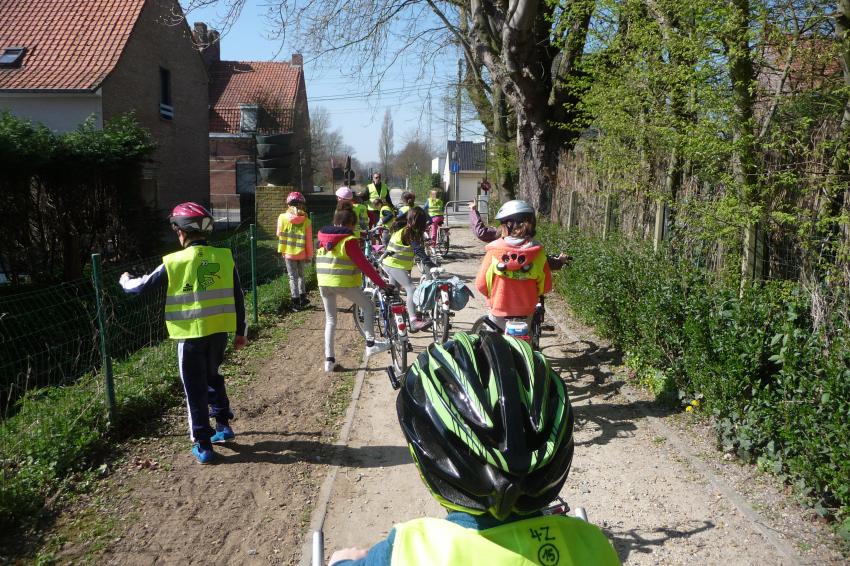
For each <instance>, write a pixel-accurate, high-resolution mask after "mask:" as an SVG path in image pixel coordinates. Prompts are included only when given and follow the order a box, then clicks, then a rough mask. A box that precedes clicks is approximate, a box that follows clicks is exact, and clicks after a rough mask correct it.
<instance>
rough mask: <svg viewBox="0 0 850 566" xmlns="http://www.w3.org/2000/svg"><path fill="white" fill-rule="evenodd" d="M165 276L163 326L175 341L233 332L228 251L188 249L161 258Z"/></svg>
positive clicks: (231, 277) (230, 261)
mask: <svg viewBox="0 0 850 566" xmlns="http://www.w3.org/2000/svg"><path fill="white" fill-rule="evenodd" d="M162 263H163V264H164V265H165V271H166V273H167V274H168V289H167V290H166V296H165V327H166V328H167V329H168V336H169V337H170V338H174V339H176V340H183V339H186V338H201V337H203V336H209V335H210V334H216V333H218V332H236V301H235V299H234V298H233V255H232V254H231V252H230V250H229V249H226V248H215V247H212V246H189V247H188V248H186V249H184V250H181V251H179V252H175V253H173V254H169V255H167V256H165V257H164V258H162Z"/></svg>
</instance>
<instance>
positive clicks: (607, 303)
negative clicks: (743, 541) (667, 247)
mask: <svg viewBox="0 0 850 566" xmlns="http://www.w3.org/2000/svg"><path fill="white" fill-rule="evenodd" d="M539 235H540V238H541V240H542V241H543V243H544V244H545V245H546V247H547V248H549V249H566V250H567V251H568V252H569V253H570V254H571V255H573V256H574V258H575V259H574V260H573V262H572V264H571V265H570V267H569V268H568V269H565V270H563V271H562V272H560V273H559V274H558V276H557V278H556V289H557V290H558V291H559V292H560V293H562V294H563V295H564V296H565V297H566V298H567V300H568V301H569V303H570V305H571V307H572V308H573V310H574V312H575V314H576V315H577V316H578V317H579V318H581V319H582V320H584V321H585V322H588V323H590V324H592V325H594V326H595V327H596V329H597V332H598V333H599V334H600V335H602V336H604V337H606V338H609V339H611V340H612V341H613V342H614V343H615V344H616V345H617V346H619V347H620V348H622V349H623V350H624V351H625V353H626V359H627V360H628V363H629V365H631V366H632V368H633V369H634V370H635V371H636V372H637V375H638V376H639V377H640V378H641V381H642V382H643V383H644V384H645V385H649V386H651V387H652V389H653V391H654V393H655V394H656V395H658V396H659V397H662V398H663V399H664V400H665V401H667V402H672V403H679V404H681V405H684V404H686V403H687V401H688V400H691V399H701V404H702V405H703V406H704V407H705V409H706V410H707V411H708V412H709V413H710V414H711V415H713V418H714V423H715V427H716V431H717V434H718V441H719V443H720V444H721V446H722V448H723V449H724V450H727V451H735V452H736V453H737V454H738V455H739V456H740V457H741V458H743V459H745V460H748V461H753V462H758V464H759V465H760V466H761V467H762V468H763V469H767V470H770V471H773V472H775V473H778V474H780V475H783V476H784V477H785V478H786V479H788V480H789V481H791V482H793V483H794V484H795V485H797V486H798V487H799V488H800V490H801V491H802V492H803V493H804V494H806V495H808V496H811V497H812V498H813V499H814V501H815V502H816V505H817V507H818V509H819V511H820V512H821V513H827V512H828V510H829V509H837V510H838V513H839V515H842V516H846V515H848V513H850V479H848V478H850V418H848V417H850V329H848V328H847V327H846V326H843V325H842V323H840V322H839V321H836V322H835V324H834V325H833V328H837V329H838V330H837V331H835V332H833V334H832V335H831V336H829V337H827V336H825V335H824V333H823V332H815V331H814V330H813V327H812V320H811V318H810V316H809V312H810V308H811V304H810V297H808V296H807V294H806V293H805V292H804V291H803V290H802V289H801V288H800V287H799V285H797V284H796V283H793V282H788V281H783V282H774V281H768V282H763V283H760V284H758V285H752V286H748V287H746V288H745V289H744V291H743V293H741V292H740V290H739V283H738V281H737V280H735V279H724V278H723V277H720V276H716V275H715V274H709V273H707V272H705V271H703V270H701V269H698V268H696V267H694V266H691V265H688V264H687V263H684V262H681V261H676V260H675V259H671V258H670V257H665V256H663V255H660V254H655V253H653V251H652V249H651V247H650V246H648V245H646V244H645V243H643V242H634V241H627V240H621V239H617V238H613V239H610V240H607V241H602V240H599V239H595V238H587V237H582V236H580V235H578V234H575V233H567V232H565V231H563V230H561V229H559V228H557V227H555V226H552V225H543V226H541V229H540V230H539Z"/></svg>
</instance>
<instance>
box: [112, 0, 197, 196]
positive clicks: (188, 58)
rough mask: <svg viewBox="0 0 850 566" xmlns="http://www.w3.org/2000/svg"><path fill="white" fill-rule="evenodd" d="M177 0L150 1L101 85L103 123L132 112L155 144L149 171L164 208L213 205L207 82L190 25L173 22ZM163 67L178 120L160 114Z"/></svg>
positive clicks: (176, 11) (178, 8)
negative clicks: (184, 204)
mask: <svg viewBox="0 0 850 566" xmlns="http://www.w3.org/2000/svg"><path fill="white" fill-rule="evenodd" d="M179 12H180V6H179V5H178V3H177V2H176V1H174V0H148V1H147V2H146V3H145V7H144V9H143V10H142V13H141V15H140V17H139V21H138V22H137V24H136V26H135V27H134V28H133V32H132V34H131V36H130V39H129V41H128V42H127V46H126V48H125V49H124V52H123V53H122V55H121V58H120V59H119V61H118V65H117V66H116V68H115V70H114V71H113V73H112V74H111V75H110V76H109V77H108V78H107V79H106V80H105V81H104V83H103V117H104V119H105V120H108V119H109V118H111V117H113V116H116V115H118V114H123V113H126V112H134V113H135V116H136V119H137V120H138V121H139V123H140V124H141V125H142V126H144V127H145V128H147V129H148V130H149V131H150V132H151V134H152V135H153V137H154V139H155V140H156V143H157V149H156V151H155V152H154V154H153V158H152V163H150V164H149V166H148V167H146V169H148V170H149V171H151V173H152V176H153V178H154V180H155V181H156V187H157V189H156V201H157V203H156V204H157V206H158V208H159V209H160V210H169V209H170V208H171V207H173V206H174V205H175V204H177V203H179V202H183V201H186V200H195V201H199V202H202V203H206V202H207V201H209V194H210V174H209V142H208V130H209V127H208V123H209V122H208V120H209V114H208V110H207V107H208V104H209V102H208V87H207V83H208V79H207V73H206V69H205V68H204V64H203V61H202V60H201V55H200V54H199V53H198V51H197V50H196V49H195V47H194V45H193V43H192V39H191V33H190V31H189V27H188V26H187V25H186V23H185V22H184V23H181V24H180V25H174V24H173V21H172V20H173V13H179ZM160 68H164V69H168V70H169V71H170V72H171V97H172V106H173V108H174V118H173V119H172V120H167V119H164V118H162V117H161V116H160V113H159V103H160V75H159V70H160Z"/></svg>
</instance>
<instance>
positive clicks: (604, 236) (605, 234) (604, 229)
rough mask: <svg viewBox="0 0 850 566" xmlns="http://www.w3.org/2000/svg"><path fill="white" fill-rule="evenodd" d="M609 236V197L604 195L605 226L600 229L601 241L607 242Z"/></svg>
mask: <svg viewBox="0 0 850 566" xmlns="http://www.w3.org/2000/svg"><path fill="white" fill-rule="evenodd" d="M610 235H611V195H610V194H607V195H605V224H604V225H603V227H602V239H603V240H607V239H608V236H610Z"/></svg>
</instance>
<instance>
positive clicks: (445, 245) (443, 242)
mask: <svg viewBox="0 0 850 566" xmlns="http://www.w3.org/2000/svg"><path fill="white" fill-rule="evenodd" d="M437 249H438V250H439V253H440V255H442V256H443V257H445V256H448V255H449V231H448V230H440V233H439V234H438V236H437Z"/></svg>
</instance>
